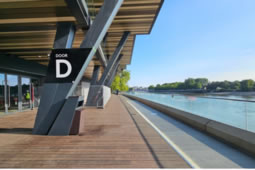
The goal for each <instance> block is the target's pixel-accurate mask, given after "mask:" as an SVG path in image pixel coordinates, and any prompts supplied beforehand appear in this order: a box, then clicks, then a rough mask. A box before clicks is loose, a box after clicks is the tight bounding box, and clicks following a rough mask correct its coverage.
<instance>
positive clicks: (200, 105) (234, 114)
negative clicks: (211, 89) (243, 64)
mask: <svg viewBox="0 0 255 170" xmlns="http://www.w3.org/2000/svg"><path fill="white" fill-rule="evenodd" d="M128 94H130V95H134V96H137V97H140V98H144V99H147V100H151V101H154V102H157V103H160V104H163V105H166V106H170V107H174V108H176V109H180V110H183V111H186V112H190V113H192V114H195V115H199V116H202V117H205V118H208V119H212V120H215V121H218V122H222V123H225V124H228V125H231V126H235V127H237V128H241V129H244V130H248V131H251V132H255V98H249V99H245V98H244V97H242V96H224V97H222V96H215V95H213V96H203V97H201V96H196V95H194V96H191V95H188V96H186V95H180V94H158V93H149V92H129V93H128ZM232 99H234V100H232ZM239 100H241V101H239ZM252 101H254V102H252Z"/></svg>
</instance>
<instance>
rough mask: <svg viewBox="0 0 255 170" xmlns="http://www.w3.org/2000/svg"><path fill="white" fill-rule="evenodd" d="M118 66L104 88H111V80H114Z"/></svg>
mask: <svg viewBox="0 0 255 170" xmlns="http://www.w3.org/2000/svg"><path fill="white" fill-rule="evenodd" d="M119 66H120V65H118V66H117V67H116V69H115V70H114V72H113V73H112V75H111V77H110V79H109V81H108V82H107V84H106V86H108V87H111V85H112V82H113V80H114V78H115V76H116V74H117V72H118V69H119Z"/></svg>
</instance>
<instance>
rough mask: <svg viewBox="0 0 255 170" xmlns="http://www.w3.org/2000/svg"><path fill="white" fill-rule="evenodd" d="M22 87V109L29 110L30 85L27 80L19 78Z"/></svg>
mask: <svg viewBox="0 0 255 170" xmlns="http://www.w3.org/2000/svg"><path fill="white" fill-rule="evenodd" d="M21 85H22V109H23V110H24V109H29V108H31V86H30V85H31V83H30V79H29V78H25V77H22V78H21Z"/></svg>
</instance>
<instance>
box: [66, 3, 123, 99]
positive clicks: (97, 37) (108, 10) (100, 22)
mask: <svg viewBox="0 0 255 170" xmlns="http://www.w3.org/2000/svg"><path fill="white" fill-rule="evenodd" d="M123 1H124V0H107V1H104V4H103V5H102V7H101V9H100V11H99V13H98V14H97V16H96V18H95V20H94V22H93V24H92V26H91V27H90V28H89V30H88V32H87V34H86V37H85V39H84V40H83V42H82V43H81V46H80V47H81V48H92V50H91V52H90V54H89V55H88V57H87V60H86V61H85V63H84V64H83V66H82V68H81V71H80V73H79V74H78V76H77V78H76V79H75V81H74V83H73V86H72V87H71V89H70V91H69V92H68V94H67V96H66V98H68V97H69V96H71V95H72V94H73V92H74V90H75V89H76V87H77V85H78V84H79V82H80V80H81V79H82V77H83V75H84V72H85V71H86V69H87V67H88V65H89V63H90V61H91V60H92V58H93V56H94V55H95V53H96V51H97V49H98V47H99V45H100V43H101V42H102V40H103V38H104V36H105V34H106V32H107V31H108V29H109V27H110V26H111V24H112V22H113V20H114V17H115V16H116V15H117V13H118V11H119V9H120V7H121V5H122V3H123Z"/></svg>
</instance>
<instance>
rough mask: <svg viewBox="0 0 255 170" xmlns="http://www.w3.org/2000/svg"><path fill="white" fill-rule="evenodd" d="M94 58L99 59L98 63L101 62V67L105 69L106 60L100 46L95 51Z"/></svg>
mask: <svg viewBox="0 0 255 170" xmlns="http://www.w3.org/2000/svg"><path fill="white" fill-rule="evenodd" d="M96 56H97V58H98V59H99V61H100V62H101V64H102V65H103V67H107V59H106V57H105V55H104V51H103V49H102V46H101V45H99V47H98V49H97V52H96Z"/></svg>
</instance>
